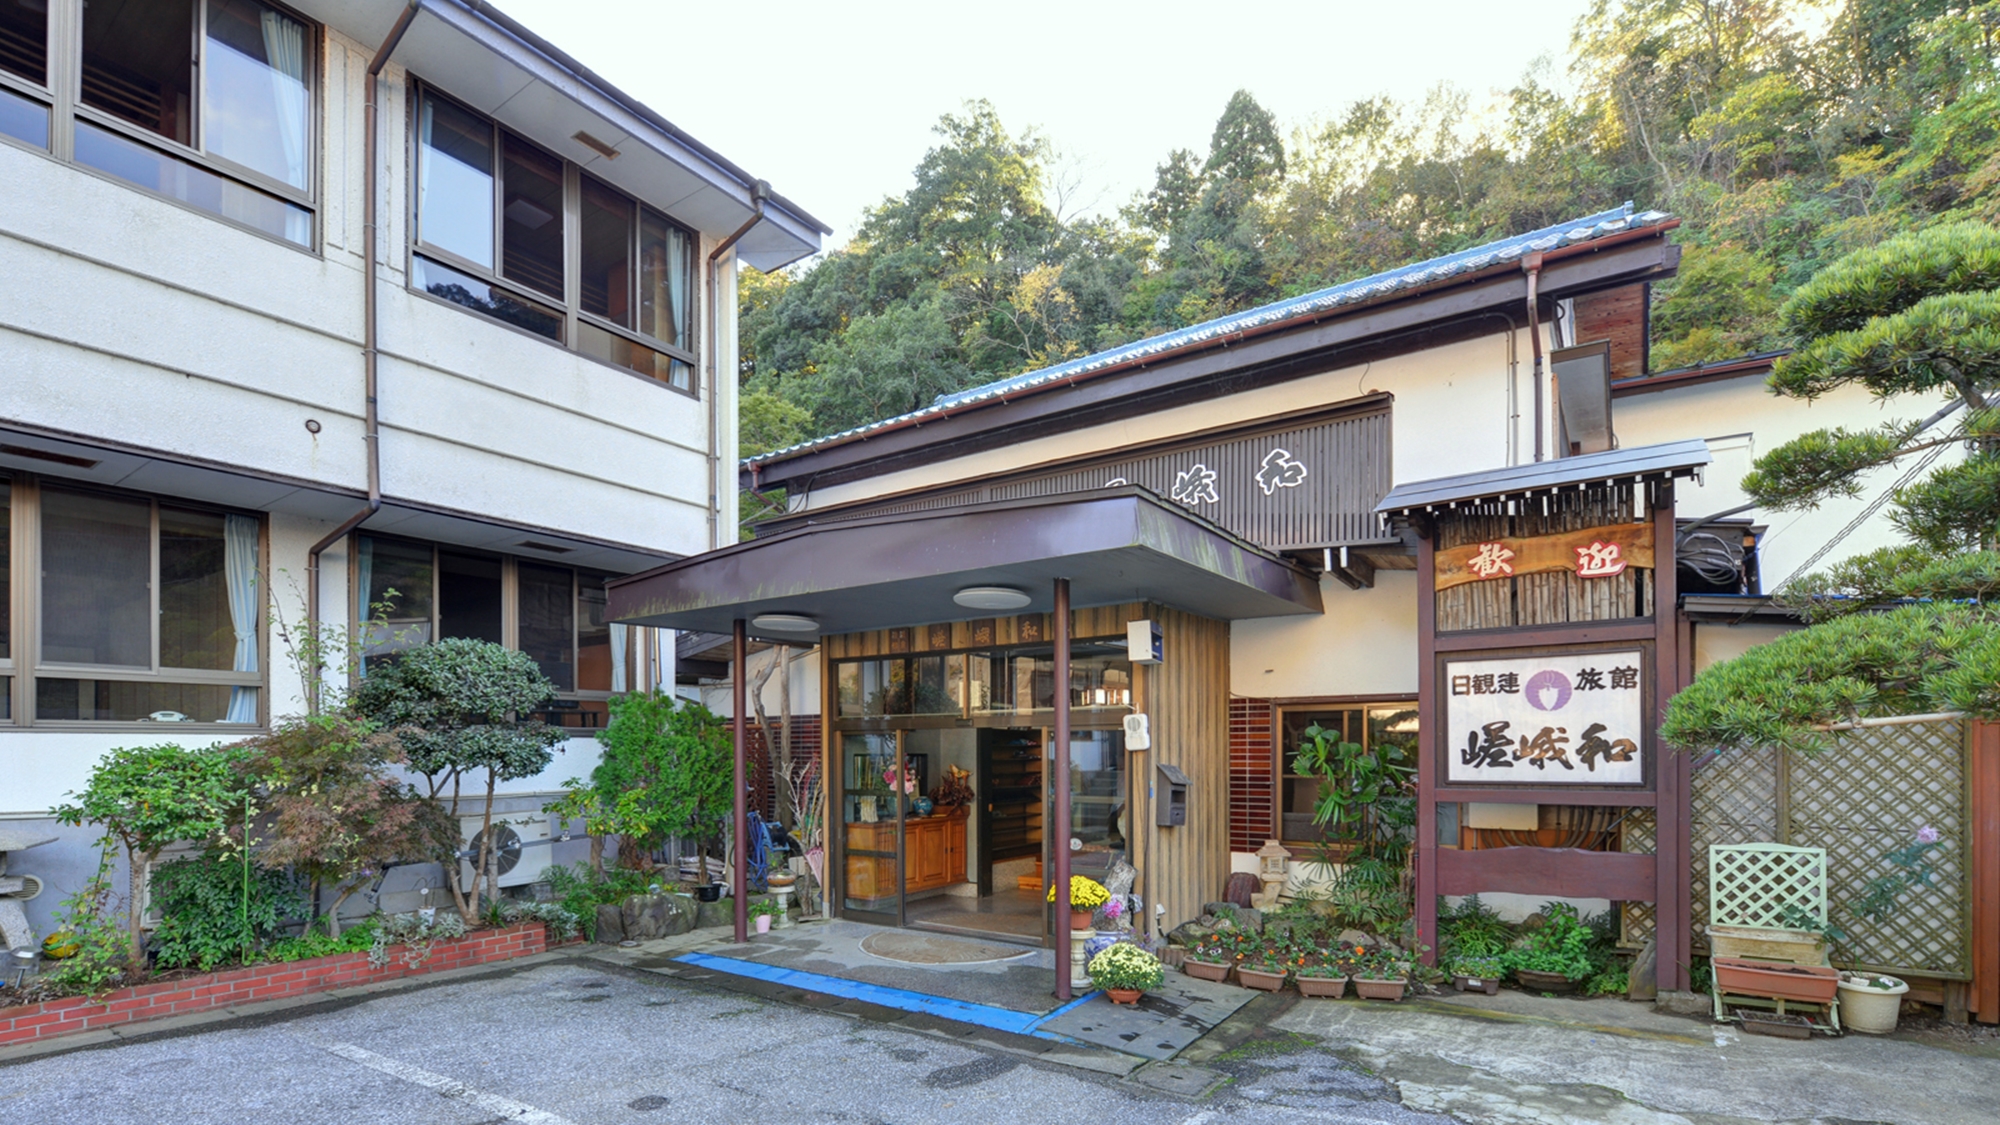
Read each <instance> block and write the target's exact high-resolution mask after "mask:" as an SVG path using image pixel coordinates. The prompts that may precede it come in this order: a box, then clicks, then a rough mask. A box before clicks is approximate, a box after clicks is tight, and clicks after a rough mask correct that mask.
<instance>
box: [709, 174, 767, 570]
mask: <svg viewBox="0 0 2000 1125" xmlns="http://www.w3.org/2000/svg"><path fill="white" fill-rule="evenodd" d="M769 198H771V185H770V184H768V183H766V182H765V181H763V180H758V181H757V182H756V183H755V184H753V185H752V186H751V188H750V202H751V205H752V206H754V207H755V208H756V211H757V213H756V214H754V215H752V216H750V221H749V222H747V223H744V224H743V225H742V226H740V227H737V228H736V233H734V234H732V235H730V236H729V237H728V238H725V239H723V240H722V241H721V242H718V243H716V244H715V249H714V250H712V251H710V252H709V255H708V549H709V550H711V551H713V550H715V549H717V548H719V547H721V546H722V450H721V444H720V443H721V440H722V439H721V435H720V430H721V428H722V403H721V398H722V395H721V388H722V376H721V372H720V370H719V368H720V367H721V363H720V361H719V360H718V359H717V358H716V357H717V356H718V355H719V354H720V353H721V351H722V306H721V303H720V302H721V300H722V296H721V294H720V292H719V291H718V286H717V282H716V272H717V270H718V269H719V268H720V267H719V263H720V262H721V260H722V256H723V255H724V254H727V253H729V251H730V249H731V248H732V247H734V246H735V245H736V244H737V243H738V242H740V241H742V239H743V236H744V235H746V234H749V233H750V231H751V229H752V228H753V227H755V226H756V225H757V224H758V223H761V222H763V221H764V201H765V200H767V199H769Z"/></svg>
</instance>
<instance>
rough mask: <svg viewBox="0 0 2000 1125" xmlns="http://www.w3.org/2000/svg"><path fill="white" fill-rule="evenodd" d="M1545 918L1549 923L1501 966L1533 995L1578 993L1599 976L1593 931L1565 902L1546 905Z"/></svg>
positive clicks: (1509, 954) (1506, 956) (1503, 959)
mask: <svg viewBox="0 0 2000 1125" xmlns="http://www.w3.org/2000/svg"><path fill="white" fill-rule="evenodd" d="M1542 917H1543V918H1544V919H1546V921H1545V922H1544V923H1543V925H1542V928H1541V929H1539V930H1535V931H1534V932H1532V933H1530V934H1529V935H1528V936H1527V937H1526V938H1525V939H1523V940H1522V942H1521V944H1520V945H1518V946H1517V947H1515V948H1513V949H1510V950H1508V951H1507V952H1506V953H1504V954H1502V955H1501V958H1500V962H1501V964H1503V965H1505V966H1506V967H1507V969H1508V970H1509V971H1511V972H1512V973H1513V974H1514V979H1516V980H1518V981H1520V982H1521V986H1522V987H1523V988H1526V989H1529V990H1530V991H1534V992H1549V993H1558V994H1566V993H1572V992H1575V991H1576V989H1577V986H1578V985H1579V984H1581V983H1583V982H1584V981H1587V980H1589V979H1590V978H1591V977H1593V976H1595V975H1596V974H1597V962H1596V961H1595V960H1594V959H1592V957H1591V956H1590V927H1589V926H1586V925H1584V923H1583V920H1582V919H1581V918H1579V917H1577V913H1576V907H1574V906H1571V905H1569V904H1568V903H1564V902H1550V903H1544V904H1543V906H1542Z"/></svg>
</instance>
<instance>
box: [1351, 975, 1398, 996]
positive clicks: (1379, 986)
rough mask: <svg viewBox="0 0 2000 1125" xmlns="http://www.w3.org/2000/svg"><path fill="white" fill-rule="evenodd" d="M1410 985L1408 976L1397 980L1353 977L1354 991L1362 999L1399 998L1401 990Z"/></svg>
mask: <svg viewBox="0 0 2000 1125" xmlns="http://www.w3.org/2000/svg"><path fill="white" fill-rule="evenodd" d="M1409 987H1410V982H1409V980H1408V978H1401V979H1397V980H1369V979H1367V978H1366V977H1355V978H1354V991H1355V992H1356V993H1357V994H1359V995H1360V997H1361V998H1362V999H1363V1000H1401V999H1402V998H1403V991H1404V990H1405V989H1407V988H1409Z"/></svg>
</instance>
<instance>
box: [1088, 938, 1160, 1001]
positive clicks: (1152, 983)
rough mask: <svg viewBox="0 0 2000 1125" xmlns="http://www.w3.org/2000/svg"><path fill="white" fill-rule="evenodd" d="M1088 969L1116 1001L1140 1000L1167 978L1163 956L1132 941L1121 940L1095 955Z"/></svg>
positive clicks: (1105, 991) (1097, 982)
mask: <svg viewBox="0 0 2000 1125" xmlns="http://www.w3.org/2000/svg"><path fill="white" fill-rule="evenodd" d="M1084 971H1085V972H1087V973H1089V974H1090V983H1091V984H1093V985H1095V986H1097V987H1098V988H1101V989H1103V990H1104V994H1105V995H1106V996H1109V997H1111V1002H1112V1003H1113V1004H1137V1003H1138V1002H1139V997H1140V996H1142V995H1144V994H1145V993H1146V992H1148V991H1149V990H1151V989H1155V988H1158V987H1160V982H1161V981H1163V980H1165V979H1166V971H1165V970H1164V969H1163V968H1162V967H1161V966H1160V959H1159V958H1158V957H1155V956H1153V955H1152V954H1151V953H1148V952H1146V951H1145V950H1143V949H1141V948H1139V947H1138V946H1136V945H1133V944H1132V943H1131V942H1129V941H1121V942H1118V943H1116V944H1114V945H1112V946H1110V947H1109V948H1107V949H1105V950H1104V951H1103V952H1101V953H1099V954H1098V955H1097V956H1095V957H1092V958H1091V959H1090V964H1088V965H1086V966H1084Z"/></svg>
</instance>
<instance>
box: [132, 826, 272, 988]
mask: <svg viewBox="0 0 2000 1125" xmlns="http://www.w3.org/2000/svg"><path fill="white" fill-rule="evenodd" d="M152 900H153V908H154V910H155V911H156V912H158V914H159V915H160V924H159V926H158V928H157V929H155V930H154V933H153V937H154V941H155V943H156V944H157V946H158V953H159V962H160V965H161V967H163V968H170V969H171V968H190V969H200V970H201V971H203V972H207V971H209V970H211V969H213V968H215V967H216V966H217V965H221V964H225V963H227V962H230V961H246V962H247V961H248V960H249V959H250V957H251V954H252V951H253V950H254V949H256V948H257V947H258V946H260V945H264V944H266V943H268V942H270V941H271V940H272V939H274V938H275V937H276V936H277V935H278V933H279V932H280V929H281V927H282V926H283V925H284V924H285V923H286V922H289V921H292V920H293V919H296V918H298V917H300V916H301V915H302V914H304V912H305V909H306V897H305V895H304V894H302V893H300V888H299V886H298V883H297V881H296V880H295V879H294V878H293V876H292V875H291V874H290V873H289V872H285V871H273V870H270V869H267V868H257V869H256V870H254V871H245V870H244V867H243V865H242V864H241V863H239V862H238V861H237V860H236V859H235V858H233V857H230V856H227V855H221V854H217V853H215V852H209V853H204V854H202V855H199V856H194V857H192V858H189V859H177V860H174V861H173V862H171V863H163V864H161V865H160V866H159V867H157V868H155V869H154V871H153V880H152Z"/></svg>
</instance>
